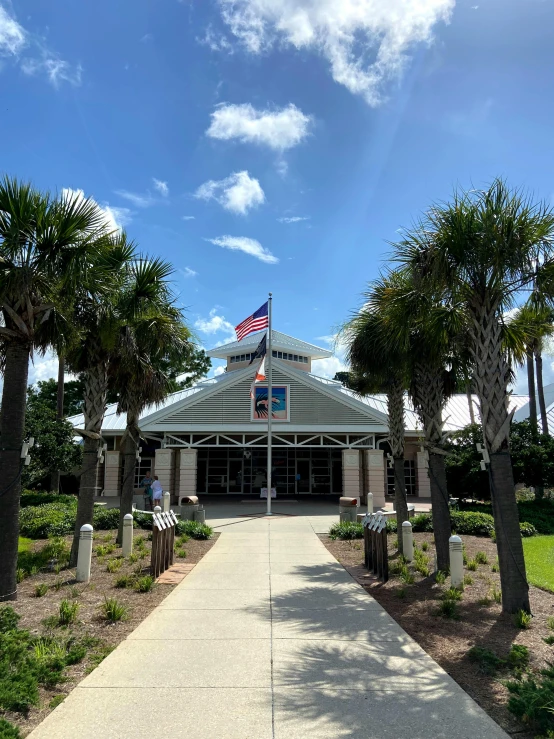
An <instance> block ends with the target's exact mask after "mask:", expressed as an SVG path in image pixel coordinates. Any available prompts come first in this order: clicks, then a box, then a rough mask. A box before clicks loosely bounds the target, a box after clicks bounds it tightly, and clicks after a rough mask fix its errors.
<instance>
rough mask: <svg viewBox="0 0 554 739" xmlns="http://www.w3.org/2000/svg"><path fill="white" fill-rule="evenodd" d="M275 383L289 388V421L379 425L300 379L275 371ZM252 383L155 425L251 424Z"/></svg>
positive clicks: (311, 424)
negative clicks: (299, 380)
mask: <svg viewBox="0 0 554 739" xmlns="http://www.w3.org/2000/svg"><path fill="white" fill-rule="evenodd" d="M273 382H274V383H275V384H276V385H277V384H283V385H289V386H290V422H291V423H294V424H301V425H308V426H319V425H321V426H323V425H331V424H344V425H345V426H346V425H347V426H352V425H354V426H368V425H374V426H377V425H380V422H379V421H377V420H374V419H372V418H370V417H368V416H366V415H364V414H363V413H360V412H359V411H356V410H354V409H353V408H349V407H348V406H346V405H343V404H342V403H340V402H339V401H337V400H333V399H332V398H329V397H328V396H327V395H324V394H323V393H319V392H317V390H314V389H312V388H311V387H306V385H304V384H302V383H301V382H298V380H296V379H294V378H292V377H289V376H288V375H285V374H283V373H282V372H280V371H279V370H277V369H275V370H273ZM251 383H252V380H251V379H250V378H249V377H247V378H245V379H244V380H242V381H241V382H239V383H238V384H237V385H234V386H233V387H231V388H227V389H225V390H222V391H221V392H219V393H216V394H215V395H212V396H211V397H210V398H206V399H205V400H202V399H201V398H199V399H198V402H197V403H195V404H194V405H192V406H188V407H187V408H183V409H181V410H177V411H175V412H174V413H172V414H170V415H168V416H166V417H165V418H164V419H160V420H159V421H157V422H156V424H155V425H156V426H159V427H163V426H165V425H167V424H178V423H182V424H187V425H188V424H196V423H198V424H202V425H206V424H214V426H218V425H221V424H225V423H249V422H250V404H251V399H250V385H251ZM281 425H283V426H286V424H285V423H282V422H279V423H276V427H277V426H281Z"/></svg>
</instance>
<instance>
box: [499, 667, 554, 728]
mask: <svg viewBox="0 0 554 739" xmlns="http://www.w3.org/2000/svg"><path fill="white" fill-rule="evenodd" d="M507 688H508V690H509V691H510V693H511V696H510V700H509V701H508V708H509V710H510V711H511V712H512V713H513V714H515V715H516V716H517V717H518V718H520V719H522V720H524V721H527V722H528V723H530V724H531V725H532V726H533V727H534V728H535V729H536V730H538V731H540V732H541V733H542V734H548V732H554V666H552V665H550V666H549V667H548V668H547V669H546V670H542V671H541V673H540V674H539V675H532V676H530V677H527V678H526V679H525V680H517V681H515V680H514V681H511V682H509V683H507ZM549 735H550V734H549Z"/></svg>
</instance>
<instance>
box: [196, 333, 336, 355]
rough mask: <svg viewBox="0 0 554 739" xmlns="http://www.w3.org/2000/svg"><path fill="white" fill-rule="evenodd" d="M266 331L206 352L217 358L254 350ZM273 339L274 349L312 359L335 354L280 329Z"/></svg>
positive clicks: (272, 335) (272, 334)
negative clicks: (283, 332)
mask: <svg viewBox="0 0 554 739" xmlns="http://www.w3.org/2000/svg"><path fill="white" fill-rule="evenodd" d="M265 333H266V332H265V330H264V331H257V332H256V333H255V334H250V336H246V337H245V338H244V339H243V340H242V341H232V342H231V343H230V344H224V345H223V346H216V347H214V348H213V349H210V350H209V351H207V352H206V354H207V355H208V357H214V358H216V359H227V357H230V356H232V355H234V354H239V353H242V352H247V353H248V352H252V351H254V350H255V349H256V347H257V346H258V344H259V343H260V341H261V340H262V337H263V335H264V334H265ZM271 340H272V344H273V347H272V348H273V350H276V349H278V350H279V351H287V352H293V353H294V354H303V355H304V356H306V357H311V358H312V359H327V358H328V357H332V356H333V352H330V351H329V350H328V349H322V348H321V347H320V346H315V344H308V343H307V342H305V341H300V339H295V338H294V337H293V336H289V335H288V334H282V333H281V332H280V331H274V330H272V331H271Z"/></svg>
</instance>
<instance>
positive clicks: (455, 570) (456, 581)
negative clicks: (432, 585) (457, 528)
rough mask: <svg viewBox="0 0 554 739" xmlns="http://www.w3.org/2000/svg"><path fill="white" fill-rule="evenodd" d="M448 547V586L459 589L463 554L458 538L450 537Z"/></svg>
mask: <svg viewBox="0 0 554 739" xmlns="http://www.w3.org/2000/svg"><path fill="white" fill-rule="evenodd" d="M448 541H449V545H450V584H451V585H452V587H453V588H459V587H460V586H461V585H462V583H463V581H464V553H463V547H462V540H461V539H460V537H459V536H451V537H450V539H449V540H448Z"/></svg>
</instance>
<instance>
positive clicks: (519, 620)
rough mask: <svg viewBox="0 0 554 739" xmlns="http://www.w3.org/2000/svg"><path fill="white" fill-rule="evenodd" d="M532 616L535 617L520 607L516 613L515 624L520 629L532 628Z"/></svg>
mask: <svg viewBox="0 0 554 739" xmlns="http://www.w3.org/2000/svg"><path fill="white" fill-rule="evenodd" d="M532 618H533V617H532V616H531V614H530V613H527V611H524V610H522V609H520V610H519V611H518V612H517V613H514V616H513V621H514V626H515V627H517V628H518V629H530V628H531V619H532Z"/></svg>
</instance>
